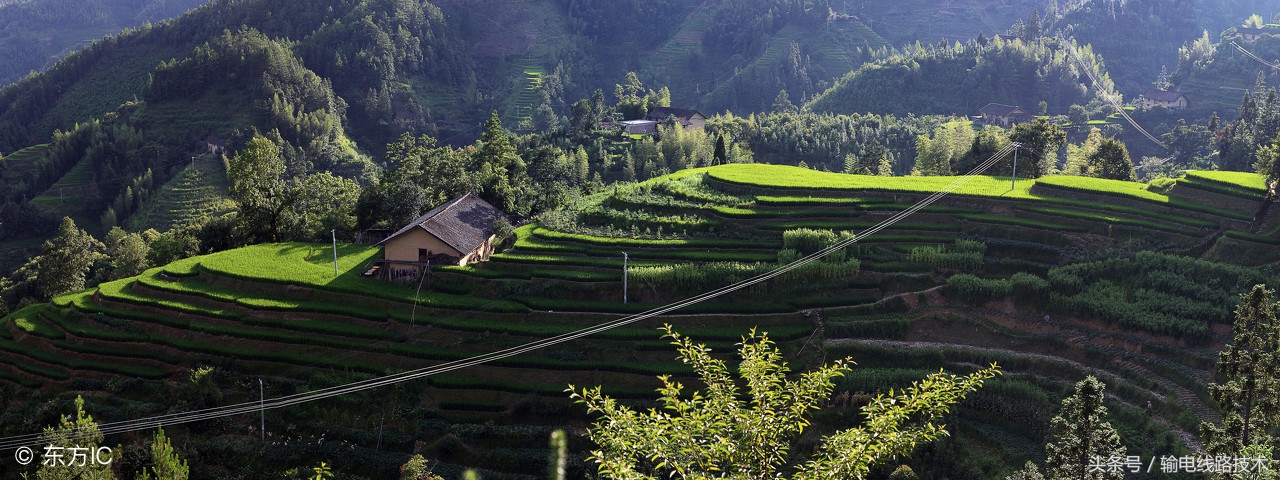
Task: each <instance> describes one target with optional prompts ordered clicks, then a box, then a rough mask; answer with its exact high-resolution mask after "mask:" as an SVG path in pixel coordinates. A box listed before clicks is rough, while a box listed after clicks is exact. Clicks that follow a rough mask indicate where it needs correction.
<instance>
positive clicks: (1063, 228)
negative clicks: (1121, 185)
mask: <svg viewBox="0 0 1280 480" xmlns="http://www.w3.org/2000/svg"><path fill="white" fill-rule="evenodd" d="M957 217H958V218H962V219H965V220H968V221H971V222H981V223H996V224H1001V225H1016V226H1019V227H1031V228H1039V229H1043V230H1049V231H1054V232H1084V231H1088V230H1089V229H1087V228H1084V227H1080V226H1075V225H1062V224H1057V223H1051V222H1042V221H1040V220H1032V219H1029V218H1018V217H1010V216H1006V215H991V214H985V213H983V214H961V215H957Z"/></svg>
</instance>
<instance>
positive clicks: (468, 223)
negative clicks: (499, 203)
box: [378, 193, 502, 255]
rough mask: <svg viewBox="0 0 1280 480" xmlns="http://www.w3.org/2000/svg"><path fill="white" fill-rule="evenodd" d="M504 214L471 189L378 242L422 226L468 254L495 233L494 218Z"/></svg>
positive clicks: (441, 239)
mask: <svg viewBox="0 0 1280 480" xmlns="http://www.w3.org/2000/svg"><path fill="white" fill-rule="evenodd" d="M501 216H502V212H501V211H499V210H498V209H497V208H495V207H494V206H493V205H490V204H489V202H486V201H484V200H482V199H481V198H480V197H477V196H476V195H475V194H471V193H468V194H466V195H463V196H461V197H458V198H455V199H453V200H450V201H448V202H445V203H444V204H442V205H440V206H438V207H436V208H433V209H431V211H429V212H427V213H426V214H424V215H422V216H421V217H418V218H417V219H416V220H414V221H412V222H409V224H408V225H406V226H405V227H404V228H401V229H400V230H397V231H396V233H393V234H391V236H389V237H387V238H386V240H383V241H381V242H378V244H379V245H381V244H383V243H387V242H388V241H390V240H391V239H393V238H396V237H399V236H400V235H404V234H405V233H407V232H409V231H410V230H413V229H415V228H421V229H422V230H425V231H426V232H427V233H430V234H432V235H435V237H436V238H439V239H440V241H442V242H444V243H445V244H447V245H449V246H450V247H453V249H454V250H457V251H458V252H459V253H462V254H463V255H466V254H467V253H468V252H471V251H472V250H475V249H476V248H479V247H480V246H481V245H483V244H484V242H485V241H486V240H488V239H489V236H490V235H493V222H494V221H495V220H497V219H498V217H501Z"/></svg>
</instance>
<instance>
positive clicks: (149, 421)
mask: <svg viewBox="0 0 1280 480" xmlns="http://www.w3.org/2000/svg"><path fill="white" fill-rule="evenodd" d="M1014 149H1015V146H1014V145H1013V144H1010V145H1006V146H1005V147H1004V148H1001V149H1000V150H999V151H997V152H996V153H995V154H993V155H992V156H991V157H989V158H988V159H987V160H986V161H984V162H983V163H981V164H979V165H978V166H976V167H974V169H973V170H972V171H970V172H969V173H968V174H965V175H963V176H960V177H959V178H956V179H955V180H953V181H952V182H951V183H950V184H948V185H947V186H946V187H943V188H942V189H941V190H939V191H938V192H936V193H934V194H932V195H930V196H928V197H926V198H924V199H922V200H920V201H919V202H916V203H915V204H914V205H912V206H911V207H908V208H907V209H905V210H902V211H900V212H898V213H895V214H894V215H892V216H890V217H889V218H887V219H885V220H882V221H881V222H879V223H877V224H875V225H873V226H871V227H869V228H867V229H866V230H863V231H862V232H860V233H858V234H857V235H855V236H853V237H851V238H848V239H846V240H843V241H840V242H837V243H835V244H833V245H831V246H829V247H827V248H825V249H822V250H820V251H818V252H815V253H813V254H810V255H807V256H805V257H803V258H801V259H799V260H797V261H795V262H792V263H789V264H787V265H782V266H779V267H778V268H776V269H774V270H771V271H769V272H766V273H763V274H760V275H757V276H755V277H752V278H749V279H745V280H742V281H739V282H736V283H733V284H730V285H727V286H724V287H721V288H718V289H715V290H711V291H708V292H705V293H703V294H700V295H696V296H693V297H689V298H687V299H684V300H681V301H678V302H675V303H671V304H668V305H665V306H662V307H658V308H654V309H651V310H648V311H645V312H642V313H638V314H633V315H628V316H625V317H622V318H619V319H615V320H612V321H608V322H605V323H602V324H599V325H595V326H591V327H587V328H583V329H579V330H576V331H573V332H569V333H564V334H560V335H556V336H553V337H550V338H546V339H542V340H537V341H534V342H530V343H526V344H523V345H519V346H515V347H510V348H506V349H503V350H499V351H496V352H491V353H486V354H481V355H476V356H473V357H470V358H466V359H462V360H454V361H449V362H445V363H442V364H439V365H435V366H432V367H425V368H420V369H417V370H411V371H408V372H401V373H397V374H392V375H386V376H383V377H378V378H372V379H368V380H362V381H357V382H352V383H348V384H344V385H338V386H334V387H328V388H323V389H320V390H315V391H311V392H306V393H298V394H293V395H286V396H283V397H279V398H275V399H272V401H271V403H265V401H262V400H260V401H259V402H257V403H255V402H245V403H240V404H236V405H229V406H225V407H214V408H207V409H203V410H197V411H193V412H184V413H175V414H167V415H159V416H153V417H148V418H142V419H137V420H128V421H122V422H113V423H104V424H101V425H99V431H100V432H101V433H102V434H104V435H109V434H115V433H124V432H130V431H136V430H145V429H150V428H153V427H155V426H157V425H165V424H168V425H173V424H180V423H190V422H196V421H202V420H210V419H215V418H221V417H229V416H234V415H242V414H246V413H252V412H253V411H254V410H259V411H262V410H268V409H277V408H284V407H288V406H291V405H296V404H300V403H305V402H312V401H316V400H322V399H326V398H332V397H336V396H341V395H346V394H349V393H355V392H359V391H362V390H369V389H373V388H378V387H382V386H386V385H391V384H395V383H400V382H405V381H410V380H416V379H419V378H424V377H428V376H431V375H438V374H441V373H446V372H451V371H454V370H459V369H462V368H467V367H471V366H475V365H481V364H484V363H489V362H493V361H497V360H502V359H505V358H509V357H513V356H516V355H521V354H524V353H528V352H530V351H533V350H538V349H542V348H547V347H551V346H554V345H557V344H560V343H564V342H568V341H572V340H576V339H579V338H583V337H586V336H589V335H593V334H596V333H599V332H604V331H607V330H611V329H614V328H618V327H622V326H625V325H629V324H632V323H635V322H639V321H641V320H645V319H649V318H653V317H656V316H658V315H662V314H665V313H669V312H672V311H675V310H678V309H680V308H684V307H687V306H690V305H694V304H697V303H700V302H703V301H706V300H710V299H713V298H716V297H719V296H722V295H725V294H728V293H732V292H735V291H738V290H741V289H743V288H747V287H750V286H752V285H756V284H758V283H762V282H765V281H768V280H770V279H772V278H775V277H778V276H781V275H784V274H786V273H788V272H791V271H793V270H796V269H798V268H801V267H803V266H805V265H808V264H810V263H813V262H815V261H818V260H819V259H821V258H822V257H824V256H826V255H828V254H831V253H833V252H836V251H840V250H843V249H845V248H847V247H848V246H850V245H852V244H854V243H855V242H856V241H857V240H858V239H861V238H865V237H867V236H870V235H874V234H876V233H878V232H880V231H881V230H884V229H886V228H889V227H890V226H892V225H893V224H895V223H897V222H899V221H901V220H902V219H904V218H907V217H909V216H911V215H913V214H915V213H916V212H918V211H919V210H920V209H923V208H925V207H927V206H929V205H931V204H933V203H934V202H936V201H938V200H939V199H941V198H942V197H944V196H946V195H947V194H949V193H951V192H953V191H955V190H956V189H958V188H960V187H962V186H964V185H965V184H966V183H968V182H969V180H970V179H972V178H973V177H975V176H977V175H981V174H982V173H983V172H985V171H986V170H987V169H988V168H990V167H991V166H992V165H995V163H996V162H998V161H1000V160H1001V159H1003V158H1004V157H1005V156H1006V155H1008V154H1009V153H1010V152H1012V151H1013V150H1014ZM40 435H41V434H39V433H34V434H27V435H17V436H12V437H7V438H4V439H0V449H11V448H17V447H20V446H25V445H31V444H33V443H34V442H37V441H39V438H40Z"/></svg>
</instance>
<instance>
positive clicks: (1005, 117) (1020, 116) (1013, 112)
mask: <svg viewBox="0 0 1280 480" xmlns="http://www.w3.org/2000/svg"><path fill="white" fill-rule="evenodd" d="M978 113H980V114H981V118H982V123H985V124H987V125H1000V126H1002V127H1006V128H1007V127H1009V126H1010V125H1013V124H1015V123H1023V122H1029V121H1031V120H1032V119H1033V118H1034V116H1032V115H1031V114H1029V113H1027V111H1026V110H1023V109H1022V107H1019V106H1016V105H1005V104H1003V103H988V104H987V106H985V107H982V110H979V111H978Z"/></svg>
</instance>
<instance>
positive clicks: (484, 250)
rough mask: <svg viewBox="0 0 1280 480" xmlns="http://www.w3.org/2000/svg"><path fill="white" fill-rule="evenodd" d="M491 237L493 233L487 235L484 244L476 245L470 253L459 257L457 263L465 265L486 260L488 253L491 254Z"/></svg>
mask: <svg viewBox="0 0 1280 480" xmlns="http://www.w3.org/2000/svg"><path fill="white" fill-rule="evenodd" d="M493 238H494V236H493V235H489V238H488V239H487V240H485V241H484V244H482V245H480V246H479V247H476V249H475V250H472V251H471V252H470V253H467V254H466V255H465V256H463V257H462V258H461V259H459V260H458V265H459V266H462V267H465V266H467V264H468V263H474V262H483V261H485V260H488V259H489V255H493Z"/></svg>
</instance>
